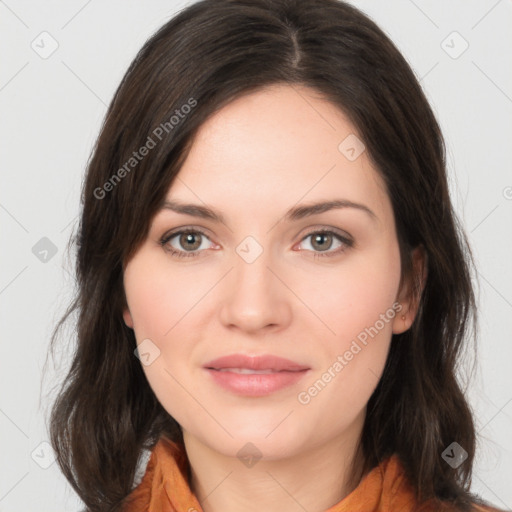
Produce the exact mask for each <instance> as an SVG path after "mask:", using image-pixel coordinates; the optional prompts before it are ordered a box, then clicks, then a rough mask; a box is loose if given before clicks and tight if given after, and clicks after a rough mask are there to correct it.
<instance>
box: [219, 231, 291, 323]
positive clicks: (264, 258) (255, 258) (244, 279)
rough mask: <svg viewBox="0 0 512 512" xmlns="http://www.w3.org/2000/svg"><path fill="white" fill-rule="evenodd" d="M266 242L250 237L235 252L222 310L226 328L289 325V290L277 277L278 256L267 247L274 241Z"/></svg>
mask: <svg viewBox="0 0 512 512" xmlns="http://www.w3.org/2000/svg"><path fill="white" fill-rule="evenodd" d="M266 240H267V242H263V241H262V242H260V241H259V240H257V239H256V237H255V236H251V235H250V236H247V237H246V238H244V239H243V240H242V241H241V242H240V243H239V244H238V246H237V247H236V248H235V251H236V253H237V254H236V255H235V256H236V258H235V263H234V269H233V271H232V272H231V273H230V274H231V276H230V278H229V279H228V283H227V287H226V289H225V295H224V299H223V301H222V306H221V310H222V311H221V316H222V321H223V323H224V324H225V325H230V324H231V325H237V326H238V327H240V328H241V329H246V330H255V329H259V328H262V327H265V326H267V325H269V324H273V325H278V324H283V323H286V322H287V321H288V316H289V305H287V304H286V300H287V299H286V294H285V293H284V292H285V290H283V289H282V288H283V285H282V283H281V282H280V281H279V279H277V278H276V276H275V275H274V272H275V270H274V269H273V267H274V266H275V261H274V259H275V258H273V253H274V252H273V251H272V250H271V249H270V247H267V246H266V245H267V243H270V242H268V240H270V237H267V238H266ZM264 244H265V245H264ZM270 269H272V271H271V270H270Z"/></svg>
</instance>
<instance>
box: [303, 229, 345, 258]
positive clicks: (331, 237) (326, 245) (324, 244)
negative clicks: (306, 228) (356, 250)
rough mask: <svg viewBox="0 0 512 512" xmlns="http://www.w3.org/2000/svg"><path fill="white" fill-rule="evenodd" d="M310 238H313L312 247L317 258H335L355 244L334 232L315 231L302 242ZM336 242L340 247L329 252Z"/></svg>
mask: <svg viewBox="0 0 512 512" xmlns="http://www.w3.org/2000/svg"><path fill="white" fill-rule="evenodd" d="M308 238H311V242H310V246H311V247H312V248H313V249H312V251H313V252H314V253H315V254H314V256H315V257H318V256H334V255H336V254H339V253H341V252H343V251H345V250H346V249H347V248H348V247H351V246H352V244H353V242H352V241H351V240H349V239H348V238H346V237H344V236H341V235H339V234H338V233H335V232H334V231H315V232H313V233H309V234H308V235H306V236H305V237H304V238H303V239H302V241H304V240H307V239H308ZM335 240H337V241H338V247H337V248H335V249H336V250H332V251H329V249H331V248H332V246H333V243H334V241H335ZM307 250H309V249H307Z"/></svg>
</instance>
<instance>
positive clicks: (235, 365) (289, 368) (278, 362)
mask: <svg viewBox="0 0 512 512" xmlns="http://www.w3.org/2000/svg"><path fill="white" fill-rule="evenodd" d="M203 367H204V368H205V370H206V371H207V372H208V373H209V375H210V376H211V378H212V379H213V381H214V382H215V383H216V384H217V385H219V386H221V387H222V388H223V389H226V390H228V391H230V392H232V393H235V394H238V395H244V396H264V395H269V394H271V393H274V392H276V391H278V390H280V389H283V388H285V387H288V386H291V385H293V384H295V383H296V382H298V381H299V380H300V379H302V378H303V377H304V375H305V374H306V373H308V371H309V370H310V367H309V366H305V365H302V364H299V363H296V362H295V361H291V360H290V359H285V358H282V357H278V356H274V355H268V354H265V355H257V356H247V355H244V354H231V355H229V356H224V357H220V358H218V359H214V360H212V361H210V362H208V363H206V364H205V365H204V366H203ZM238 369H241V370H242V371H243V370H254V371H261V372H265V373H252V374H251V373H238ZM221 370H222V371H221Z"/></svg>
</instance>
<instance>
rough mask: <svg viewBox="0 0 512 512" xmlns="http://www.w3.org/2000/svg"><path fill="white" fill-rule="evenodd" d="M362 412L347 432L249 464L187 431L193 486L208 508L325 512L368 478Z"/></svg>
mask: <svg viewBox="0 0 512 512" xmlns="http://www.w3.org/2000/svg"><path fill="white" fill-rule="evenodd" d="M363 421H364V416H363V417H362V418H359V419H358V420H357V421H356V422H355V424H354V425H352V426H351V427H350V429H348V430H347V431H345V432H343V436H340V437H339V438H335V439H331V440H329V442H326V443H324V444H322V445H318V446H315V447H313V448H310V449H309V450H303V449H298V450H297V453H295V454H293V455H290V456H288V457H286V458H273V459H271V460H269V459H267V458H265V457H263V458H261V459H260V460H258V461H257V462H256V463H255V464H253V465H251V466H249V467H247V466H245V465H244V464H242V463H241V461H240V460H239V459H238V458H237V457H236V455H235V456H228V455H225V454H223V453H219V452H218V451H216V450H215V449H213V448H212V447H210V446H207V445H205V444H203V443H202V442H201V441H200V440H198V439H197V438H196V437H194V436H193V435H191V434H190V433H188V432H186V431H185V432H184V442H185V448H186V451H187V457H188V460H189V463H190V480H191V482H190V486H191V489H192V491H193V492H194V494H195V495H196V497H197V499H198V501H199V502H200V503H201V507H202V508H203V511H204V512H239V511H240V510H244V511H246V512H252V511H258V512H259V511H261V510H265V511H267V512H278V511H279V512H283V510H286V511H297V512H303V511H304V510H307V511H308V512H324V511H325V510H327V509H328V508H330V507H332V506H333V505H335V504H337V503H339V502H340V501H341V500H342V499H344V498H345V497H346V496H348V494H350V493H351V492H352V491H353V490H354V489H355V488H356V487H357V485H358V484H359V482H360V480H361V478H362V477H363V476H364V475H363V474H362V471H363V463H364V459H363V455H362V450H361V447H360V443H359V440H360V434H361V431H362V422H363Z"/></svg>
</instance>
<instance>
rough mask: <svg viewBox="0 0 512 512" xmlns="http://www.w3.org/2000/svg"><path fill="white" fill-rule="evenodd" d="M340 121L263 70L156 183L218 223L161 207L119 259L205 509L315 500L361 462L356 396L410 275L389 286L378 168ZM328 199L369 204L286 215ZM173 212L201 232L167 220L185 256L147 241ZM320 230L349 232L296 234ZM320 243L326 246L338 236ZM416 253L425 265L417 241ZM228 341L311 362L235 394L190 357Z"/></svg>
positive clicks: (376, 365)
mask: <svg viewBox="0 0 512 512" xmlns="http://www.w3.org/2000/svg"><path fill="white" fill-rule="evenodd" d="M350 134H356V135H357V131H356V129H355V128H354V126H353V125H352V124H351V123H350V122H349V121H348V119H347V118H346V117H345V116H344V114H343V112H341V111H340V110H339V109H338V108H336V107H335V106H334V105H333V104H331V103H329V102H327V101H326V100H325V99H322V98H321V96H320V95H319V94H318V93H317V92H316V91H315V90H312V89H309V88H305V87H297V86H293V87H291V86H289V85H274V86H272V87H268V88H266V89H262V90H259V91H258V92H255V93H251V94H250V95H246V96H244V97H242V98H239V99H237V100H235V101H233V102H231V103H230V104H228V105H227V106H225V107H224V108H223V109H221V110H220V111H218V112H217V113H215V114H214V115H213V116H212V117H211V118H210V119H209V120H208V121H207V122H205V123H204V124H203V126H202V127H201V129H200V131H199V132H198V134H197V137H196V139H195V141H194V144H193V147H192V150H191V152H190V154H189V156H188V158H187V160H186V162H185V163H184V165H183V167H182V169H181V170H180V172H179V175H178V177H177V179H176V180H175V181H174V182H173V184H172V186H171V187H170V190H169V191H168V195H167V198H168V199H169V200H170V199H173V200H176V201H180V202H187V203H195V204H200V205H203V206H204V205H208V206H209V207H211V208H212V209H214V210H216V211H218V212H220V213H222V215H223V216H224V217H225V223H219V222H215V221H213V220H209V219H203V218H198V217H193V216H190V215H185V214H180V213H176V212H173V211H171V210H162V211H160V212H158V214H157V215H156V216H155V217H154V219H153V220H152V223H151V227H150V230H149V234H148V237H147V239H146V241H145V242H144V243H143V245H142V246H141V247H140V248H139V250H138V252H136V254H135V255H134V257H133V258H132V259H131V260H130V261H129V262H128V264H127V266H126V270H125V274H124V286H125V292H126V298H127V304H128V308H127V309H126V310H125V311H124V315H123V316H124V320H125V322H126V324H127V325H128V326H129V327H131V328H133V329H134V332H135V336H136V339H137V343H141V342H142V341H143V340H145V339H148V338H149V339H150V340H151V342H152V343H153V344H154V346H156V347H158V349H159V350H160V355H159V356H158V357H157V358H156V359H155V360H154V361H153V362H152V363H151V364H150V365H148V366H145V365H144V366H143V369H144V371H145V373H146V376H147V378H148V381H149V383H150V385H151V387H152V389H153V391H154V392H155V394H156V396H157V398H158V400H159V401H160V402H161V403H162V405H163V407H164V408H165V409H166V410H167V411H168V413H169V414H170V415H171V416H173V417H174V418H175V419H176V420H177V421H178V423H179V424H180V425H181V427H182V429H183V433H184V440H185V446H186V450H187V455H188V458H189V461H190V464H191V468H192V482H191V486H192V489H193V491H194V492H195V493H196V495H197V497H198V499H199V501H200V502H201V503H202V507H203V509H204V511H205V512H235V511H236V512H238V511H240V510H246V511H256V510H258V511H260V510H266V511H270V512H272V511H283V510H287V511H303V510H304V508H305V509H306V510H308V511H310V512H322V511H325V510H326V509H327V508H329V507H331V506H333V505H334V504H336V503H338V502H339V501H340V500H342V499H343V498H344V497H345V496H347V495H348V494H349V493H350V492H351V491H352V490H353V489H354V488H355V487H356V486H357V484H358V483H359V481H360V479H361V477H362V476H363V475H362V474H361V473H360V472H359V469H358V468H360V465H361V462H362V460H361V454H360V452H359V450H358V440H359V437H360V435H361V430H362V427H363V422H364V418H365V414H366V404H367V402H368V400H369V398H370V396H371V394H372V392H373V391H374V389H375V387H376V386H377V384H378V381H379V379H380V376H381V375H382V371H383V368H384V365H385V361H386V357H387V354H388V350H389V346H390V341H391V336H392V334H393V333H401V332H403V331H405V330H406V329H408V328H409V327H410V325H411V323H412V321H413V320H414V316H415V314H416V308H415V306H414V301H412V300H411V293H410V290H411V282H408V281H406V282H405V284H404V286H403V287H402V289H401V290H399V282H400V270H401V267H400V255H399V246H398V241H397V236H396V231H395V222H394V216H393V210H392V206H391V203H390V200H389V197H388V195H387V192H386V190H385V187H384V184H383V181H382V179H381V177H380V175H379V173H378V172H377V171H376V169H375V168H374V167H372V164H371V163H370V160H369V158H368V156H367V153H366V152H363V153H362V154H361V155H360V156H359V157H358V158H357V159H356V160H354V161H350V160H348V159H347V158H346V157H345V155H344V154H342V153H341V152H340V151H339V150H338V145H339V144H340V142H342V141H343V140H344V139H345V138H346V137H347V136H348V135H350ZM330 199H346V200H350V201H353V202H355V203H359V204H362V205H365V206H366V207H368V208H369V209H371V210H372V211H373V212H374V214H375V218H372V217H371V216H370V215H369V214H367V213H365V212H364V211H362V210H360V209H356V208H340V209H332V210H330V211H327V212H323V213H320V214H316V215H315V216H311V217H306V218H303V219H300V220H295V221H290V222H289V221H285V220H284V214H285V212H286V211H287V210H288V209H289V208H291V207H294V206H298V205H299V204H301V205H303V204H311V203H313V202H317V201H321V200H330ZM182 227H183V228H184V227H187V228H197V229H201V230H202V231H204V232H205V233H206V235H207V236H206V237H204V236H201V235H200V234H196V238H195V239H194V240H193V241H192V242H188V245H187V240H186V239H185V240H183V238H182V240H181V242H182V243H181V244H180V236H179V235H178V236H176V237H174V238H173V239H172V240H171V241H169V242H167V246H170V245H172V247H173V248H174V249H176V250H181V251H182V252H187V249H188V251H189V252H195V253H196V256H194V257H183V258H179V257H176V256H172V255H171V254H170V253H169V252H168V251H166V250H164V248H163V247H162V245H161V244H159V241H160V239H161V238H162V237H163V236H164V235H165V234H166V233H168V232H169V231H170V230H171V229H175V228H182ZM321 229H323V230H324V231H325V230H329V229H333V230H335V231H336V230H338V231H339V232H340V233H341V234H343V235H345V236H346V235H347V234H348V235H349V236H350V237H351V238H352V240H353V241H354V244H353V246H352V247H349V246H345V250H344V251H343V252H340V253H337V254H336V255H334V256H332V257H318V258H315V257H314V255H315V254H318V253H322V249H321V247H322V246H319V245H318V244H315V243H314V242H315V240H314V239H315V237H314V236H308V235H310V233H312V232H314V231H315V230H321ZM247 236H251V237H253V238H254V239H255V240H256V241H257V243H258V244H259V245H260V246H261V248H262V249H263V252H262V253H261V254H260V255H259V257H257V258H256V259H255V261H253V262H252V263H248V262H247V261H246V260H244V259H243V258H242V257H241V256H240V255H239V254H238V253H237V252H236V249H237V247H238V246H239V245H240V243H241V242H242V241H243V240H244V239H245V238H246V237H247ZM196 242H197V243H196ZM194 243H196V245H195V246H194ZM329 243H330V241H329V239H328V240H327V242H326V243H324V245H323V247H324V248H325V251H326V252H329V251H330V252H331V253H334V252H336V251H337V249H338V248H339V247H343V246H344V244H343V243H342V242H340V241H339V240H338V239H336V238H332V245H330V246H329ZM184 244H185V245H184ZM199 244H200V245H199ZM242 245H243V244H242ZM190 247H192V249H190ZM194 247H199V248H198V249H195V248H194ZM254 250H255V249H254V246H250V249H249V251H254ZM252 254H254V252H253V253H252ZM414 261H415V269H416V272H419V273H422V272H423V271H424V259H423V257H422V255H421V253H419V252H418V251H415V253H414ZM397 302H400V303H401V305H402V310H401V311H400V312H399V313H396V315H395V316H394V318H392V319H391V320H389V321H388V322H387V323H385V325H384V328H382V329H381V330H379V332H378V334H377V335H376V336H374V337H373V338H369V341H368V344H367V345H366V346H364V347H363V348H362V350H361V351H360V352H358V353H357V355H355V356H354V357H353V359H352V360H351V361H349V362H348V364H347V365H346V366H345V367H344V368H343V370H342V371H340V372H338V373H336V376H335V377H334V378H332V379H331V381H330V382H329V383H328V384H327V385H326V386H325V387H324V388H323V389H322V390H321V391H320V392H319V393H318V394H317V395H316V396H314V397H312V398H311V400H310V401H309V403H307V404H303V403H300V402H299V401H298V398H297V396H298V393H300V392H301V391H304V390H307V389H308V388H309V387H310V386H312V385H313V384H314V383H315V381H317V380H318V379H320V378H321V377H322V374H324V373H325V372H326V371H327V369H328V368H329V367H332V365H333V363H334V362H335V361H336V360H337V357H338V355H342V354H344V353H345V351H346V350H348V349H349V347H350V345H351V343H352V341H353V340H354V339H356V337H357V335H358V334H360V333H361V332H362V331H364V329H365V328H367V327H369V326H373V325H375V323H376V321H377V320H378V319H379V318H380V315H381V314H384V313H385V312H386V311H387V310H389V309H390V308H392V305H393V304H395V303H397ZM402 315H404V317H405V319H403V318H402ZM232 353H245V354H250V355H252V354H275V355H278V356H282V357H286V358H289V359H292V360H294V361H296V362H299V363H301V364H306V365H308V366H310V367H311V369H310V371H309V372H308V374H307V375H306V376H305V377H303V378H302V379H301V380H300V381H299V382H298V383H297V384H294V385H293V386H291V387H287V388H284V389H281V390H279V391H277V392H275V393H273V394H271V395H267V396H264V397H246V396H239V395H235V394H233V393H230V392H229V391H225V390H224V389H222V388H220V387H219V386H218V385H217V384H215V383H214V382H213V381H212V379H211V378H210V375H209V374H208V373H207V372H206V371H205V370H204V369H203V368H202V365H203V364H204V363H206V362H208V361H210V360H212V359H214V358H217V357H220V356H223V355H227V354H232ZM247 442H251V443H253V444H254V445H255V446H256V447H257V448H258V450H259V451H260V452H261V454H262V458H261V459H260V460H258V462H257V463H256V464H255V465H253V466H252V467H247V466H246V465H245V464H243V463H242V462H241V461H240V460H239V458H238V457H237V452H238V451H239V450H240V449H241V448H242V447H243V446H244V445H245V444H246V443H247ZM206 497H207V499H206ZM303 507H304V508H303Z"/></svg>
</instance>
